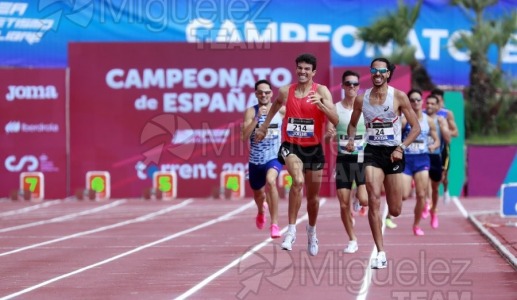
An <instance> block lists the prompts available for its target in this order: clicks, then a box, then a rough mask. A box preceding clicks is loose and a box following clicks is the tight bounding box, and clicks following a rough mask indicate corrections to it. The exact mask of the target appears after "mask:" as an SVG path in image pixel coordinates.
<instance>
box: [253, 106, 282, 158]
mask: <svg viewBox="0 0 517 300" xmlns="http://www.w3.org/2000/svg"><path fill="white" fill-rule="evenodd" d="M254 109H255V113H256V114H257V116H259V117H258V122H257V126H255V128H258V127H259V126H260V125H261V124H262V123H264V120H265V119H266V115H260V114H259V112H258V109H259V106H258V104H257V105H255V106H254ZM282 119H283V116H282V115H281V114H280V113H277V114H276V115H275V116H274V117H273V120H271V123H270V124H269V127H268V132H267V135H266V137H265V138H264V139H263V140H262V141H260V142H256V141H255V131H253V132H252V133H251V135H250V138H249V140H250V155H249V162H250V163H252V164H254V165H264V164H266V163H267V162H269V161H271V160H273V159H277V157H278V149H279V148H280V143H281V137H282V135H281V132H280V129H281V128H282Z"/></svg>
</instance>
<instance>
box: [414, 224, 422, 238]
mask: <svg viewBox="0 0 517 300" xmlns="http://www.w3.org/2000/svg"><path fill="white" fill-rule="evenodd" d="M413 234H414V235H416V236H421V235H424V231H423V230H422V228H420V227H418V226H413Z"/></svg>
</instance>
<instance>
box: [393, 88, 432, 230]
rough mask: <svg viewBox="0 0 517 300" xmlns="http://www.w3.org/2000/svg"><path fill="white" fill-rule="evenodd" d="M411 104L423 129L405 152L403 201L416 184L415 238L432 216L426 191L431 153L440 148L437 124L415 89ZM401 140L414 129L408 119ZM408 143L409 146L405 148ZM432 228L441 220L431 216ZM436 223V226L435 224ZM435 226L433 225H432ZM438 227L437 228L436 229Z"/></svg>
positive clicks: (410, 99) (410, 95)
mask: <svg viewBox="0 0 517 300" xmlns="http://www.w3.org/2000/svg"><path fill="white" fill-rule="evenodd" d="M407 95H408V98H409V102H410V103H411V107H412V109H413V111H414V112H415V114H416V116H417V120H418V124H419V126H420V133H419V134H418V136H417V138H416V139H414V140H413V141H412V142H411V143H410V144H409V145H408V146H407V148H406V150H405V151H404V152H405V156H406V168H405V169H404V194H403V199H408V198H410V195H411V186H412V185H411V182H412V181H413V182H414V183H415V198H416V201H415V210H414V220H413V234H414V235H416V236H421V235H424V230H422V228H421V227H420V220H421V219H422V218H426V217H427V215H428V214H429V209H428V207H427V206H426V199H427V190H428V187H429V167H430V165H431V163H430V160H429V152H432V151H434V150H436V149H438V148H439V147H440V139H439V138H438V135H437V134H436V126H435V124H434V120H433V119H432V118H429V117H428V116H427V115H426V114H424V113H423V111H422V91H420V90H418V89H412V90H410V91H409V92H408V94H407ZM402 125H403V129H402V139H403V141H406V139H407V136H408V135H409V133H410V132H411V125H410V124H409V123H407V122H406V120H405V118H404V119H403V121H402ZM429 136H431V138H432V139H433V144H431V145H430V144H428V141H429ZM407 143H409V142H406V144H407ZM431 217H432V221H431V225H432V226H433V228H436V227H437V222H438V219H436V218H435V216H431ZM433 222H434V223H433ZM433 224H434V225H433ZM435 226H436V227H435Z"/></svg>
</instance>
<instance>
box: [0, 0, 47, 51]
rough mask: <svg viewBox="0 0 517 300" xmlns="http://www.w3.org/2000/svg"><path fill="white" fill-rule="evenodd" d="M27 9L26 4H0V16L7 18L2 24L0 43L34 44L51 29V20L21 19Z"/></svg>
mask: <svg viewBox="0 0 517 300" xmlns="http://www.w3.org/2000/svg"><path fill="white" fill-rule="evenodd" d="M51 2H55V1H51ZM28 7H29V3H27V2H4V1H2V2H0V15H2V16H8V17H6V18H5V21H4V22H2V23H3V26H2V31H1V32H0V41H1V42H15V43H16V42H17V43H20V42H26V43H27V44H29V45H32V44H36V43H39V42H40V41H41V39H42V38H43V36H44V35H45V33H46V32H47V31H48V30H50V29H52V27H53V25H54V20H52V19H43V18H25V17H23V16H24V15H25V13H26V12H27V8H28Z"/></svg>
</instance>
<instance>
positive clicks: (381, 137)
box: [366, 122, 395, 141]
mask: <svg viewBox="0 0 517 300" xmlns="http://www.w3.org/2000/svg"><path fill="white" fill-rule="evenodd" d="M366 127H367V128H366V130H367V132H368V140H370V141H392V140H394V139H395V131H394V130H393V123H392V122H372V123H368V126H366Z"/></svg>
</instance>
